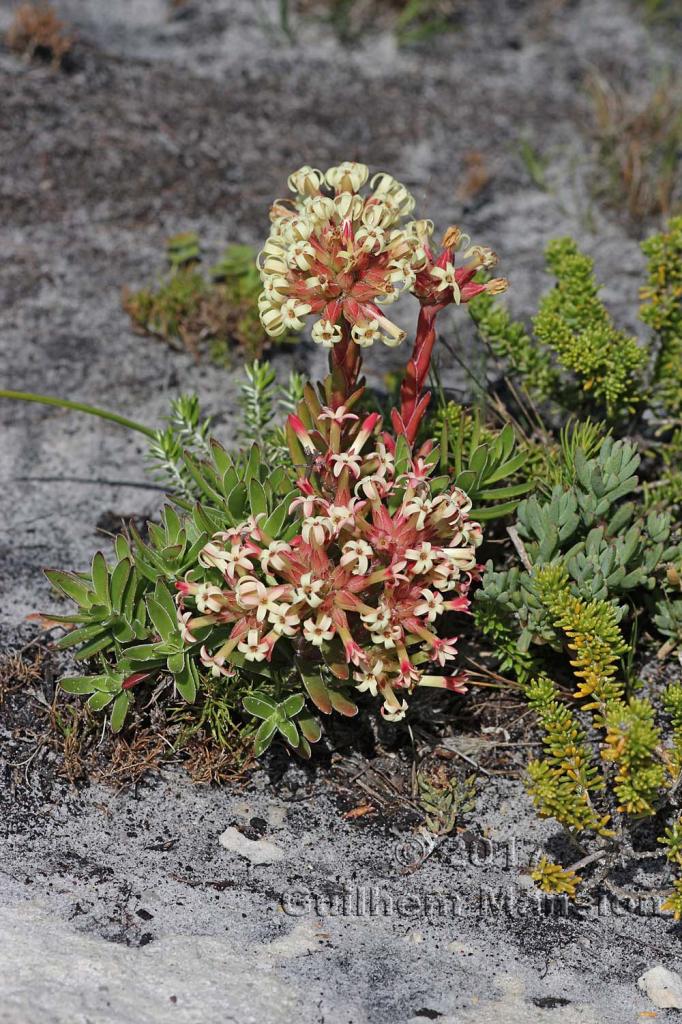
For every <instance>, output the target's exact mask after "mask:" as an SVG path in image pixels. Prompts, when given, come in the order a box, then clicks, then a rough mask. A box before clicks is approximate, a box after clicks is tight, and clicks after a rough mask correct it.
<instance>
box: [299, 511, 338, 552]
mask: <svg viewBox="0 0 682 1024" xmlns="http://www.w3.org/2000/svg"><path fill="white" fill-rule="evenodd" d="M332 532H333V524H332V521H331V519H328V518H327V516H308V517H306V518H305V519H304V520H303V525H302V526H301V536H302V537H303V540H304V541H305V542H306V544H312V545H315V546H316V547H322V545H323V544H324V542H325V540H326V539H327V536H328V535H331V533H332Z"/></svg>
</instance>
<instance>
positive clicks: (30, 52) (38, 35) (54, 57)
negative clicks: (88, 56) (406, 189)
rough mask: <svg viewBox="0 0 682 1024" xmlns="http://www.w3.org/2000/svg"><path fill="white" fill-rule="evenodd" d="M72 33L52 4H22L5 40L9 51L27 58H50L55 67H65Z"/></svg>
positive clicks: (46, 59) (70, 47)
mask: <svg viewBox="0 0 682 1024" xmlns="http://www.w3.org/2000/svg"><path fill="white" fill-rule="evenodd" d="M73 42H74V40H73V36H71V35H69V32H68V30H67V28H66V25H65V24H64V22H63V21H60V20H59V18H58V17H57V15H56V14H55V12H54V10H53V9H52V8H51V7H49V6H47V5H46V6H40V5H38V4H21V6H20V7H17V10H16V13H15V15H14V19H13V21H12V24H11V25H10V27H9V29H8V31H7V36H6V43H7V46H8V47H9V48H10V50H14V52H15V53H20V54H21V55H22V56H24V57H26V58H27V59H28V60H35V59H38V60H45V61H49V62H50V63H51V64H52V66H53V67H55V68H59V67H62V65H63V63H64V58H65V57H66V55H67V54H68V53H70V51H71V49H72V47H73Z"/></svg>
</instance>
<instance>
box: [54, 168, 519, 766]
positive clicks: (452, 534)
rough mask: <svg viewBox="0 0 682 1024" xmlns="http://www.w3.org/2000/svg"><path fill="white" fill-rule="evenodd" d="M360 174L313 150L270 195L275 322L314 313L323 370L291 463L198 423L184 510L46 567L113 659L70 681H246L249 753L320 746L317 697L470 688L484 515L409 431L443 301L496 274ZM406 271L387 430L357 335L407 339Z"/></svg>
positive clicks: (102, 702) (294, 418) (400, 696)
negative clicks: (469, 621)
mask: <svg viewBox="0 0 682 1024" xmlns="http://www.w3.org/2000/svg"><path fill="white" fill-rule="evenodd" d="M368 177H369V171H368V169H367V168H366V167H365V166H364V165H362V164H355V163H344V164H341V165H339V166H338V167H333V168H330V169H329V170H328V171H327V172H326V174H325V175H322V174H321V173H320V172H319V171H315V170H313V169H312V168H310V167H303V168H301V169H300V170H299V171H297V172H296V173H295V174H293V175H292V176H291V178H290V179H289V184H290V187H291V188H292V190H293V191H294V192H295V193H296V198H295V199H294V201H293V202H292V203H286V202H280V203H276V204H275V206H274V207H273V210H272V221H273V231H272V234H271V236H270V238H269V239H268V241H267V243H266V245H265V248H264V250H263V253H262V255H261V262H260V270H261V276H262V279H263V286H264V290H263V294H262V296H261V300H260V311H261V317H262V321H263V325H264V327H265V329H266V330H267V331H269V332H270V333H272V334H278V333H280V332H282V331H285V330H297V329H301V328H302V327H303V323H304V318H305V317H307V316H308V315H309V314H315V315H316V316H317V317H318V319H317V320H316V322H315V323H314V325H313V328H312V335H313V338H314V340H315V341H316V342H318V343H319V344H322V345H325V346H326V347H328V348H329V352H330V370H331V372H330V375H329V377H328V378H327V379H326V380H325V381H324V383H322V384H320V385H318V386H317V387H316V388H315V387H313V386H312V385H311V384H307V385H306V386H305V387H304V389H303V398H302V399H301V400H300V402H299V403H298V405H297V407H296V411H295V413H292V414H291V415H290V416H289V418H288V421H287V427H286V436H287V440H288V447H289V456H290V460H289V462H288V463H285V464H283V465H282V464H280V465H279V467H278V468H277V469H275V470H274V471H273V470H272V467H268V466H266V465H265V464H264V461H263V458H262V453H261V451H260V450H259V448H258V446H257V445H254V446H253V447H252V449H251V450H250V452H248V453H245V454H242V455H240V456H238V457H236V458H235V459H233V458H231V457H230V456H229V455H228V453H227V452H225V451H224V449H222V448H221V447H220V446H219V445H218V444H217V443H216V442H212V443H211V445H210V446H209V445H208V444H207V442H206V440H205V439H204V442H203V449H204V453H205V455H206V454H207V455H208V457H203V458H199V457H197V455H196V451H195V452H194V454H193V453H192V452H191V451H186V452H185V453H184V465H185V476H186V477H187V478H189V479H190V480H191V481H192V483H193V485H194V487H195V489H196V494H197V497H198V498H199V501H198V502H197V504H196V505H194V506H192V504H191V503H189V502H187V501H184V500H183V499H178V498H176V499H175V504H176V506H179V507H180V513H178V512H176V511H174V510H173V509H172V508H170V507H169V508H167V509H166V510H165V511H164V516H163V519H162V523H161V526H152V527H151V528H150V537H149V541H148V542H144V541H143V540H142V538H141V537H139V536H138V535H137V534H136V533H135V532H134V531H131V533H130V535H129V537H127V538H126V537H119V538H118V540H117V544H116V555H117V563H116V565H115V566H113V567H112V568H110V567H109V566H108V565H107V563H106V561H105V559H104V556H103V555H98V556H96V558H95V561H94V562H93V566H92V571H91V574H90V576H89V577H88V576H87V575H75V574H69V573H62V572H58V571H51V572H49V573H48V575H49V577H50V579H51V580H52V582H53V583H54V584H55V585H56V586H57V587H59V588H60V589H61V590H63V591H64V592H65V593H66V594H68V596H70V597H71V598H72V599H74V600H75V601H76V603H77V604H78V606H79V609H78V614H77V615H75V616H70V617H65V621H68V622H70V623H74V624H75V625H76V626H77V627H78V628H77V629H75V630H74V631H73V632H71V633H69V634H68V635H67V636H66V637H65V638H64V639H63V640H62V641H61V644H62V646H64V647H78V646H79V645H83V646H81V648H80V650H79V652H78V654H77V655H76V656H77V657H80V658H84V659H88V658H91V657H93V656H94V655H98V656H99V657H100V660H101V665H102V669H101V671H100V672H99V673H98V674H97V675H90V676H76V677H72V678H70V679H66V680H63V683H62V685H63V686H64V688H65V689H67V690H70V691H71V692H80V693H90V694H91V697H90V703H91V705H92V706H93V707H95V708H104V707H108V706H109V705H110V704H111V705H112V724H113V725H114V727H116V728H120V726H121V725H122V723H123V720H124V718H125V714H126V712H127V710H128V708H129V707H130V705H131V703H132V700H133V693H134V692H135V690H136V688H137V687H140V686H147V685H149V684H150V683H151V682H152V681H154V680H157V679H159V678H163V677H165V676H167V675H168V674H169V673H170V675H171V676H172V677H173V680H174V684H175V687H176V688H177V690H178V692H179V693H180V694H181V695H182V696H183V697H184V698H185V699H186V700H188V701H190V702H191V701H193V700H194V699H195V697H196V695H197V692H198V691H200V690H201V689H202V685H203V684H204V683H208V681H209V679H212V680H213V684H212V685H214V686H215V685H220V682H221V680H225V686H226V687H228V686H229V687H230V688H233V684H234V680H235V678H236V681H237V683H238V684H239V685H238V686H237V688H236V689H237V692H239V693H240V694H241V697H240V700H241V704H242V707H243V709H244V710H246V711H247V712H248V713H249V714H250V715H252V716H253V717H254V718H256V719H258V720H259V721H260V725H259V727H258V730H257V733H256V751H257V752H260V751H262V750H264V749H265V747H266V746H268V744H269V743H270V742H271V740H272V738H273V736H275V735H276V734H280V735H282V736H283V737H284V738H285V739H286V741H287V742H288V744H289V745H290V747H292V748H294V749H296V750H297V751H298V752H299V753H301V754H304V755H307V754H309V752H310V746H309V744H310V743H311V742H314V741H315V740H317V739H318V738H319V735H320V731H321V730H320V726H319V723H318V721H317V720H316V719H315V718H314V717H313V713H312V709H311V708H310V704H312V705H313V706H314V708H316V709H317V710H319V711H321V712H322V713H324V714H328V713H330V712H331V711H332V710H336V711H338V712H340V713H342V714H346V715H353V714H356V713H357V706H356V704H355V702H354V700H353V699H352V695H353V694H354V693H358V692H360V693H362V692H367V693H369V694H371V695H372V696H375V697H379V698H380V699H381V702H382V703H381V713H382V715H383V716H384V718H386V719H388V720H390V721H398V720H400V719H401V718H403V717H404V715H405V712H406V710H407V707H408V704H407V699H406V698H407V697H408V696H409V695H410V694H411V693H413V692H414V690H415V689H416V688H417V687H418V686H431V687H440V688H444V689H449V690H452V691H455V692H458V693H463V692H465V689H466V688H465V685H464V682H465V675H464V673H463V672H461V671H459V670H458V669H457V668H456V664H455V659H456V656H457V637H456V636H454V635H452V627H451V621H452V616H453V614H454V613H460V614H461V613H465V612H467V610H468V608H469V597H468V592H469V588H470V586H471V584H472V582H473V581H475V580H476V579H477V578H478V576H479V573H480V570H481V567H480V566H479V565H478V564H477V560H476V549H477V547H478V546H479V544H480V543H481V540H482V531H481V527H480V526H479V524H478V523H477V522H476V521H475V520H474V519H473V518H471V519H470V518H469V512H470V511H471V501H470V499H469V498H468V497H467V495H466V493H465V492H464V491H463V490H461V489H460V488H458V487H456V486H454V485H453V482H452V480H451V479H450V477H449V476H448V475H447V473H444V470H445V469H446V468H447V458H445V457H443V453H439V451H438V449H437V447H436V445H435V442H434V441H433V439H431V440H427V441H425V442H424V443H423V444H422V445H421V446H420V447H418V448H417V447H416V445H415V438H416V436H417V431H418V428H419V424H420V421H421V419H422V417H423V415H424V412H425V410H426V408H427V405H428V402H429V394H428V392H426V393H423V385H424V381H425V379H426V375H427V373H428V368H429V362H430V358H431V352H432V349H433V345H434V342H435V336H436V335H435V320H436V316H437V313H438V312H439V311H440V310H441V309H443V308H445V307H446V306H447V305H448V304H450V303H461V302H466V301H468V299H470V298H472V297H473V296H474V295H476V294H480V293H481V292H482V291H499V290H502V289H503V288H504V287H505V286H506V284H505V282H504V281H500V280H496V281H495V280H494V281H491V282H488V283H487V284H482V283H478V282H476V281H475V280H474V277H475V274H476V272H477V271H478V270H479V269H481V268H487V267H490V266H492V265H493V264H494V262H495V257H494V254H493V253H491V252H490V250H488V249H484V248H482V247H479V246H468V247H467V248H466V250H465V252H464V254H463V263H462V266H461V267H457V268H455V250H456V249H457V248H458V246H460V244H461V243H462V235H461V233H460V232H459V231H458V230H457V229H455V228H451V229H450V230H449V231H448V232H446V235H445V238H444V243H443V250H442V252H441V253H440V255H438V256H437V257H436V256H434V254H433V251H432V248H431V245H430V241H429V239H430V237H431V235H432V233H433V225H432V224H431V223H430V222H427V221H408V222H406V223H405V218H406V217H407V216H408V215H409V214H410V213H411V211H412V209H413V206H414V200H413V199H412V197H411V196H410V195H409V193H408V192H407V190H406V189H405V188H404V186H403V185H401V184H400V183H399V182H397V181H395V179H393V178H391V177H390V176H389V175H386V174H380V175H377V176H376V177H375V178H373V179H372V182H371V186H372V188H373V191H372V192H371V194H370V195H368V196H367V197H363V196H362V195H361V193H360V190H361V188H362V186H363V185H364V184H365V182H366V181H367V179H368ZM407 289H409V290H410V291H411V292H413V294H415V295H416V296H417V297H418V299H419V302H420V306H421V311H420V315H419V322H418V327H417V334H416V340H415V344H414V349H413V352H412V357H411V359H410V360H409V362H408V364H407V367H406V370H405V375H404V379H403V384H402V388H401V402H400V408H396V409H394V410H393V412H392V415H391V426H392V430H384V431H382V423H381V419H380V417H379V415H378V414H377V413H370V414H369V415H364V416H362V415H360V414H359V412H357V411H356V410H357V409H358V408H359V402H360V399H361V398H362V396H363V390H364V389H363V387H362V381H361V380H360V370H361V363H362V358H361V353H362V350H363V349H366V348H368V347H369V346H370V345H372V344H373V343H374V342H375V341H377V340H381V341H384V342H385V343H386V344H390V345H393V344H399V343H400V342H401V341H402V340H403V339H404V333H403V332H402V331H401V330H399V328H398V327H396V326H395V325H394V324H393V323H391V321H390V320H389V319H388V318H387V317H386V316H385V314H384V313H383V312H382V308H381V307H382V306H383V305H385V304H386V303H389V302H391V301H393V300H394V299H395V298H396V297H397V296H398V294H399V293H400V292H401V291H404V290H407ZM505 451H506V449H505ZM507 454H508V453H507ZM227 680H231V682H230V683H229V684H228V683H227Z"/></svg>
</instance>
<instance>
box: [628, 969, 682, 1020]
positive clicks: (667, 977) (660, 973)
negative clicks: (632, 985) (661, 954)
mask: <svg viewBox="0 0 682 1024" xmlns="http://www.w3.org/2000/svg"><path fill="white" fill-rule="evenodd" d="M637 985H638V986H639V988H640V989H641V991H642V992H644V993H645V994H646V995H647V996H648V997H649V999H650V1000H651V1002H652V1003H653V1004H654V1006H658V1008H659V1009H661V1010H682V978H681V977H680V976H679V974H677V973H676V972H675V971H669V970H668V968H667V967H662V966H661V965H660V964H657V965H656V967H652V968H650V970H648V971H645V973H644V974H643V975H642V977H641V978H638V979H637Z"/></svg>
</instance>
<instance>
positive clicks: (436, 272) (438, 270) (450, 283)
mask: <svg viewBox="0 0 682 1024" xmlns="http://www.w3.org/2000/svg"><path fill="white" fill-rule="evenodd" d="M431 276H432V277H435V278H436V279H437V280H438V281H439V282H440V283H439V285H438V289H437V290H438V291H439V292H442V291H445V290H446V289H449V288H451V289H452V294H453V296H454V299H455V305H457V306H458V305H459V303H460V290H459V285H458V284H457V281H456V279H455V267H454V264H452V263H446V264H445V266H444V267H433V268H432V269H431Z"/></svg>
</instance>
